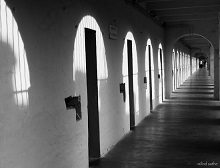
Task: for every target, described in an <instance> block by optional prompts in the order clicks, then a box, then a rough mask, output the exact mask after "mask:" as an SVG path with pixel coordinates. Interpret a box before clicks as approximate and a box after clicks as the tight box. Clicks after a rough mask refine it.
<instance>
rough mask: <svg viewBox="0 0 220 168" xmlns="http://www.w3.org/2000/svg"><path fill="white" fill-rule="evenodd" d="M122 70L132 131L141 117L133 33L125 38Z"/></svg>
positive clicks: (127, 112)
mask: <svg viewBox="0 0 220 168" xmlns="http://www.w3.org/2000/svg"><path fill="white" fill-rule="evenodd" d="M122 68H123V69H122V75H123V83H125V90H126V91H125V92H126V94H127V95H128V96H126V97H127V98H126V100H125V111H126V114H129V115H130V129H133V128H134V127H135V121H136V116H138V115H139V87H138V62H137V49H136V42H135V39H134V36H133V34H132V33H131V32H128V33H127V35H126V37H125V41H124V48H123V62H122Z"/></svg>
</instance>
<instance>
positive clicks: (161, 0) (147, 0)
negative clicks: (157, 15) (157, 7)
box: [137, 0, 175, 3]
mask: <svg viewBox="0 0 220 168" xmlns="http://www.w3.org/2000/svg"><path fill="white" fill-rule="evenodd" d="M163 1H164V2H167V1H175V0H137V3H146V2H163Z"/></svg>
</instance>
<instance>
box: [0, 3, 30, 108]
mask: <svg viewBox="0 0 220 168" xmlns="http://www.w3.org/2000/svg"><path fill="white" fill-rule="evenodd" d="M0 6H1V17H0V23H1V24H0V30H1V31H0V34H1V41H2V43H6V44H8V45H9V46H10V48H11V49H12V50H13V51H12V52H13V55H14V58H15V65H14V69H12V71H13V75H12V80H13V84H14V88H13V89H14V93H15V94H14V97H15V101H16V104H17V105H18V106H20V107H24V106H27V105H28V104H29V102H28V101H29V99H28V88H29V87H30V86H31V85H30V75H29V68H28V63H27V58H26V52H25V48H24V43H23V41H22V38H21V35H20V32H19V30H18V26H17V23H16V21H15V19H14V17H13V15H12V12H11V10H10V9H9V8H8V7H7V5H6V3H5V2H4V0H0Z"/></svg>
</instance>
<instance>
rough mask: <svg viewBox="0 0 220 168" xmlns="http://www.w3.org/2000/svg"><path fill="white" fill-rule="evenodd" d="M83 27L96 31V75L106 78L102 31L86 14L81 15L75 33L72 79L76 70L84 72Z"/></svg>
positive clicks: (74, 78)
mask: <svg viewBox="0 0 220 168" xmlns="http://www.w3.org/2000/svg"><path fill="white" fill-rule="evenodd" d="M85 28H89V29H92V30H95V31H96V52H97V55H96V56H97V77H98V79H99V80H101V79H107V78H108V68H107V62H106V53H105V46H104V41H103V36H102V32H101V30H100V28H99V25H98V23H97V22H96V20H95V19H94V18H93V17H92V16H89V15H88V16H85V17H83V19H82V20H81V22H80V24H79V26H78V29H77V33H76V38H75V43H74V52H73V80H74V81H75V80H76V73H77V72H80V73H83V74H85V73H86V53H85Z"/></svg>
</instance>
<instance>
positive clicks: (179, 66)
mask: <svg viewBox="0 0 220 168" xmlns="http://www.w3.org/2000/svg"><path fill="white" fill-rule="evenodd" d="M189 76H190V55H189V54H186V53H184V52H181V51H178V50H177V51H175V50H174V49H173V53H172V78H173V91H174V90H176V89H177V88H178V87H179V86H180V85H181V84H182V83H183V82H184V81H185V80H186V79H187V78H188V77H189Z"/></svg>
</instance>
